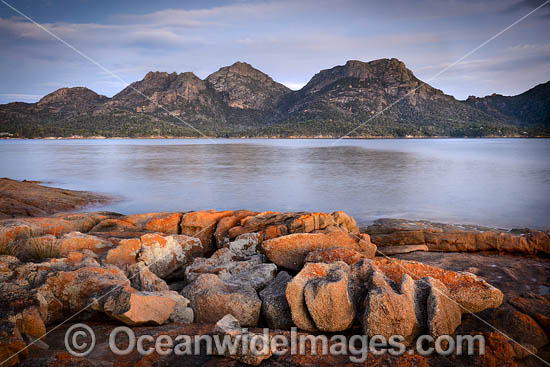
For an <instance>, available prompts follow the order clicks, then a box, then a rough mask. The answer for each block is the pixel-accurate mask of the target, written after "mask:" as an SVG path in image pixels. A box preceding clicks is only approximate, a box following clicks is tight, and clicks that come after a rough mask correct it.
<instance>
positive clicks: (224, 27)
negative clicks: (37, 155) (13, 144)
mask: <svg viewBox="0 0 550 367" xmlns="http://www.w3.org/2000/svg"><path fill="white" fill-rule="evenodd" d="M0 1H1V2H0V103H8V102H13V101H23V102H36V101H38V100H39V99H40V98H41V97H42V96H44V95H45V94H48V93H50V92H52V91H54V90H56V89H58V88H61V87H76V86H85V87H88V88H90V89H92V90H94V91H95V92H97V93H99V94H103V95H106V96H108V97H111V96H113V95H114V94H116V93H117V92H119V91H120V90H122V89H123V88H124V87H125V86H126V85H127V83H131V82H134V81H136V80H141V79H142V78H143V77H144V76H145V74H146V73H147V72H148V71H167V72H174V71H175V72H178V73H180V72H186V71H192V72H194V73H195V74H196V75H198V76H199V77H200V78H205V77H206V76H208V75H209V74H211V73H213V72H215V71H216V70H218V69H219V68H220V67H223V66H227V65H231V64H233V63H234V62H236V61H244V62H248V63H250V64H252V65H253V66H254V67H256V68H257V69H259V70H261V71H263V72H265V73H266V74H268V75H270V76H271V77H272V78H273V79H274V80H276V81H278V82H280V83H283V84H285V85H287V86H288V87H289V88H291V89H299V88H301V87H302V86H303V85H305V84H306V83H307V82H308V81H309V80H310V79H311V77H312V76H313V75H315V74H316V73H317V72H319V71H320V70H322V69H328V68H331V67H334V66H336V65H343V64H345V62H346V61H347V60H361V61H371V60H375V59H380V58H392V57H395V58H398V59H400V60H401V61H403V62H405V64H406V65H407V67H408V68H409V69H411V70H412V71H413V72H414V74H415V75H416V76H417V77H418V78H420V79H421V80H424V81H427V82H429V84H431V85H432V86H434V87H436V88H439V89H441V90H443V91H444V92H445V93H447V94H450V95H453V96H455V97H456V98H458V99H465V98H467V97H468V96H469V95H475V96H485V95H489V94H492V93H499V94H504V95H515V94H519V93H521V92H524V91H525V90H527V89H529V88H532V87H533V86H535V85H537V84H539V83H543V82H546V81H548V80H550V38H549V37H548V35H549V34H550V4H547V5H546V6H544V7H543V8H541V9H540V10H538V11H537V12H535V13H533V14H532V15H530V16H529V17H527V18H526V19H525V20H523V21H522V22H520V23H518V24H517V25H515V26H514V27H512V28H510V29H509V30H507V31H506V32H504V33H503V34H502V35H500V36H498V37H496V38H495V39H494V40H492V41H491V42H489V43H488V44H487V45H485V46H483V47H481V48H480V49H479V50H478V51H476V52H474V53H473V54H471V55H470V56H468V57H467V58H465V59H464V60H463V61H462V62H460V63H459V64H457V65H455V66H454V67H452V68H450V69H449V70H447V71H445V72H443V73H441V75H438V76H437V77H436V78H434V76H436V75H437V74H438V73H440V72H441V71H442V70H444V69H445V68H446V67H448V66H449V65H451V64H452V63H454V62H456V61H457V60H459V59H460V58H462V57H463V56H465V55H466V54H468V53H469V52H470V51H472V50H473V49H475V48H476V47H478V46H479V45H481V44H482V43H484V42H486V41H487V40H488V39H490V38H491V37H493V36H494V35H495V34H497V33H498V32H500V31H502V30H503V29H505V28H506V27H508V26H510V25H511V24H512V23H514V22H515V21H517V20H518V19H520V18H521V17H522V16H524V15H526V14H527V13H529V12H530V11H532V10H533V9H535V8H536V7H537V6H539V5H541V4H543V3H544V0H487V1H461V0H409V1H395V0H383V1H367V0H357V1H356V0H339V1H324V0H312V1H300V0H282V1H264V0H261V1H252V0H234V1H231V0H226V1H212V0H205V1H169V0H155V1H150V0H148V1H139V0H133V1H126V0H119V1H113V0H110V1H103V0H60V1H55V0H46V1H41V0H35V1H27V0H0ZM4 2H7V3H8V4H9V5H11V6H12V7H14V8H16V9H17V10H19V11H20V12H21V13H23V14H25V15H26V16H28V17H30V18H31V19H33V20H34V21H36V22H38V23H39V24H41V25H42V26H44V27H45V28H47V29H48V30H50V31H51V32H53V33H54V34H55V35H57V36H58V37H59V38H61V39H63V40H64V41H65V42H66V43H68V44H69V45H71V46H72V47H74V48H75V49H77V50H78V51H80V52H81V53H82V54H84V55H86V56H87V58H88V59H87V58H85V57H83V56H82V55H80V54H78V53H77V52H75V51H74V50H73V49H71V48H70V47H68V46H67V45H65V44H63V43H62V42H60V41H59V40H57V39H55V38H54V37H52V36H51V35H49V34H48V33H46V32H45V31H44V30H42V29H40V28H39V27H38V26H36V25H35V24H33V23H31V22H30V21H29V20H27V19H25V18H24V17H23V16H21V15H20V14H18V13H17V12H15V11H14V10H12V9H10V8H9V7H8V6H7V5H6V4H4ZM90 60H93V62H91V61H90ZM94 63H95V64H94ZM97 64H99V65H101V66H102V67H103V68H104V69H102V68H100V67H98V66H97ZM105 69H106V70H108V71H109V72H112V73H114V74H115V75H116V76H117V77H118V78H115V77H113V75H111V74H110V73H109V72H107V71H105ZM121 80H122V81H121Z"/></svg>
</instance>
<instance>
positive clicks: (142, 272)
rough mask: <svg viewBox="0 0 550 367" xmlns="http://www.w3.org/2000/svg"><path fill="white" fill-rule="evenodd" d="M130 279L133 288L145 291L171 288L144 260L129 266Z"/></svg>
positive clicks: (159, 290) (160, 290)
mask: <svg viewBox="0 0 550 367" xmlns="http://www.w3.org/2000/svg"><path fill="white" fill-rule="evenodd" d="M127 274H128V279H129V280H130V282H131V285H132V288H135V289H137V290H140V291H144V292H162V291H168V290H170V289H169V287H168V284H166V282H165V281H164V280H162V279H161V278H159V277H158V276H156V275H155V274H154V273H153V272H152V271H151V270H150V269H149V268H148V267H147V265H145V263H143V262H138V263H136V264H133V265H131V266H129V267H128V270H127Z"/></svg>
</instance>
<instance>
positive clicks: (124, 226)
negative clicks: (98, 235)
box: [90, 218, 140, 233]
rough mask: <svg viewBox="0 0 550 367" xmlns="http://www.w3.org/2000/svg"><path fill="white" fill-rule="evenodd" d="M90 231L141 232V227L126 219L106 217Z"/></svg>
mask: <svg viewBox="0 0 550 367" xmlns="http://www.w3.org/2000/svg"><path fill="white" fill-rule="evenodd" d="M90 232H92V233H95V232H140V229H139V228H138V227H137V226H135V225H133V224H132V223H130V222H127V221H125V220H124V219H122V218H120V219H113V218H109V219H105V220H102V221H101V222H99V223H98V224H97V225H95V226H94V227H93V228H92V229H91V230H90Z"/></svg>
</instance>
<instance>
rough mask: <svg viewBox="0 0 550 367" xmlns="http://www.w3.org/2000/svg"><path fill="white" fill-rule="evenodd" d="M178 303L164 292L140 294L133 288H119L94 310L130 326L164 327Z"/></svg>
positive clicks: (95, 305) (101, 301)
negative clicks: (148, 325)
mask: <svg viewBox="0 0 550 367" xmlns="http://www.w3.org/2000/svg"><path fill="white" fill-rule="evenodd" d="M176 303H177V301H176V300H175V299H174V297H170V296H167V295H165V294H164V293H163V292H138V291H135V290H133V289H132V288H129V287H126V288H118V289H116V290H114V291H112V292H111V293H109V294H108V296H107V297H106V298H105V299H102V300H100V305H97V304H94V306H92V307H93V309H95V310H98V311H103V312H105V313H106V314H107V315H109V316H110V317H112V318H115V319H117V320H120V321H122V322H123V323H125V324H126V325H129V326H137V325H144V324H156V325H162V324H163V323H165V322H166V321H167V320H168V319H169V318H170V316H171V315H172V314H173V312H174V310H175V307H176Z"/></svg>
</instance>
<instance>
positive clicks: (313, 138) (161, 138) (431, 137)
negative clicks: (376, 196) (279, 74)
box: [0, 135, 550, 140]
mask: <svg viewBox="0 0 550 367" xmlns="http://www.w3.org/2000/svg"><path fill="white" fill-rule="evenodd" d="M145 139H148V140H171V139H173V140H177V139H180V140H183V139H193V140H198V139H203V140H232V139H233V140H241V139H242V140H254V139H265V140H299V139H303V140H390V139H395V140H415V139H417V140H432V139H434V140H435V139H550V136H518V135H510V136H500V135H498V136H497V135H495V136H492V135H488V136H472V137H465V136H460V137H453V136H402V137H395V136H357V137H334V136H325V135H319V136H287V137H277V136H254V137H250V136H239V137H227V138H226V137H215V136H198V137H190V136H138V137H129V136H111V137H106V136H79V135H75V136H49V137H41V138H20V137H6V136H4V137H0V140H145Z"/></svg>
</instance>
